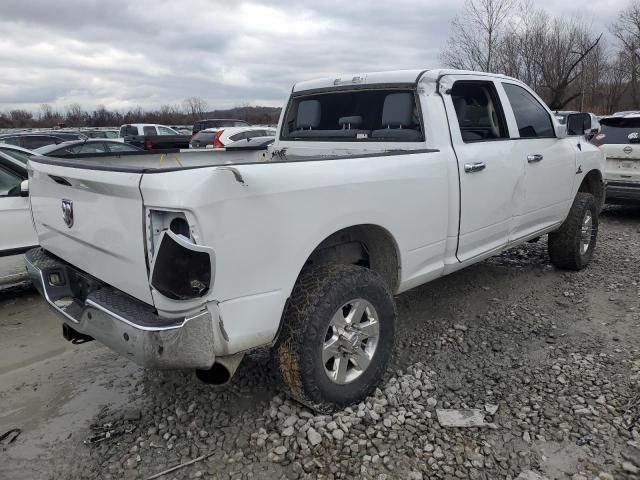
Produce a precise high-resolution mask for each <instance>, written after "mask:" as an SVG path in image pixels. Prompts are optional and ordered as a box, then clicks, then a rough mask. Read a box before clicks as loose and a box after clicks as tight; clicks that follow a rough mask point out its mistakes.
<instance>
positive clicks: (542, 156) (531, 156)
mask: <svg viewBox="0 0 640 480" xmlns="http://www.w3.org/2000/svg"><path fill="white" fill-rule="evenodd" d="M501 88H502V89H503V90H504V93H505V96H506V98H507V99H508V100H507V103H506V105H507V108H506V109H505V111H506V113H507V119H508V122H509V129H510V131H511V137H512V138H514V139H517V141H515V142H513V143H514V150H515V153H516V158H515V159H514V160H517V161H518V162H521V163H522V166H523V171H524V176H523V179H522V188H523V195H524V198H523V201H522V202H521V203H519V204H518V207H517V211H516V212H515V218H514V224H513V232H512V233H511V234H510V240H511V241H513V240H517V239H519V238H523V237H526V236H530V235H532V234H534V233H536V232H538V231H542V230H544V229H546V228H548V227H550V226H553V225H555V224H557V223H559V222H561V221H562V220H563V219H564V217H565V215H566V212H567V210H568V208H569V206H570V204H571V201H572V198H571V196H572V193H573V183H574V181H575V177H576V155H577V153H578V144H579V143H580V139H579V137H569V138H557V137H556V131H555V125H554V122H553V120H552V113H551V111H550V110H549V109H548V108H547V107H546V106H545V105H544V103H542V101H541V100H540V99H538V98H537V97H536V96H535V94H534V93H533V92H531V91H530V90H528V89H527V88H525V87H524V86H523V85H521V84H518V83H515V82H509V81H503V82H501Z"/></svg>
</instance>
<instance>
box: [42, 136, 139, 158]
mask: <svg viewBox="0 0 640 480" xmlns="http://www.w3.org/2000/svg"><path fill="white" fill-rule="evenodd" d="M142 151H144V150H142V149H141V148H138V147H135V146H133V145H129V144H128V143H123V142H118V141H116V140H101V139H98V138H94V139H89V140H74V141H72V142H64V143H60V144H58V145H47V146H44V147H41V148H38V149H36V153H39V154H40V155H47V156H49V157H61V158H73V157H77V156H79V155H87V156H89V155H96V154H100V153H107V154H119V153H130V152H142Z"/></svg>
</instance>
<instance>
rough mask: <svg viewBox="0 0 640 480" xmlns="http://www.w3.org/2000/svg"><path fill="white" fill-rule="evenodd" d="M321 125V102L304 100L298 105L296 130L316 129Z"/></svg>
mask: <svg viewBox="0 0 640 480" xmlns="http://www.w3.org/2000/svg"><path fill="white" fill-rule="evenodd" d="M318 125H320V102H319V101H318V100H304V101H302V102H300V103H299V104H298V115H297V116H296V128H299V129H304V128H307V129H308V128H316V127H317V126H318Z"/></svg>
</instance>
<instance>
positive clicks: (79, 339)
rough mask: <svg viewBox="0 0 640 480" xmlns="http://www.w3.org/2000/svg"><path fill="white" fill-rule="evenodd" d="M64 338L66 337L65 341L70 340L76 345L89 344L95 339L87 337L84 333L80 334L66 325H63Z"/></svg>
mask: <svg viewBox="0 0 640 480" xmlns="http://www.w3.org/2000/svg"><path fill="white" fill-rule="evenodd" d="M62 336H63V337H64V339H65V340H68V341H69V342H71V343H73V344H75V345H79V344H81V343H87V342H90V341H91V340H93V337H90V336H89V335H85V334H84V333H80V332H78V331H76V330H74V329H73V328H71V327H70V326H69V325H67V324H66V323H63V324H62Z"/></svg>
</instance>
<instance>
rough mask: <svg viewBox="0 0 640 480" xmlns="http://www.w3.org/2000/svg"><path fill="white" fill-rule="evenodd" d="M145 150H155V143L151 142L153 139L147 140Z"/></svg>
mask: <svg viewBox="0 0 640 480" xmlns="http://www.w3.org/2000/svg"><path fill="white" fill-rule="evenodd" d="M144 149H145V150H153V142H152V141H151V139H149V138H147V139H146V140H145V141H144Z"/></svg>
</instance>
